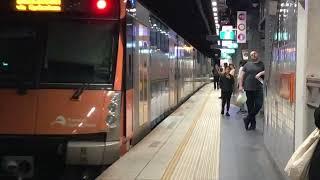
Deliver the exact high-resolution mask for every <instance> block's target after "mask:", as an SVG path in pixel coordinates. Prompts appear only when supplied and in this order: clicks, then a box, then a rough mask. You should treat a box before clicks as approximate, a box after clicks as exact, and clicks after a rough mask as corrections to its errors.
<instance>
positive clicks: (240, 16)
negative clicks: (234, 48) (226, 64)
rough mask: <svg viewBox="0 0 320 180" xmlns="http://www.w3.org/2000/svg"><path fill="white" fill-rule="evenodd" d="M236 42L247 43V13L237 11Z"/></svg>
mask: <svg viewBox="0 0 320 180" xmlns="http://www.w3.org/2000/svg"><path fill="white" fill-rule="evenodd" d="M237 42H238V43H246V42H247V12H246V11H238V13H237Z"/></svg>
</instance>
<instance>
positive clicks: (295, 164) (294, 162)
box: [284, 107, 320, 180]
mask: <svg viewBox="0 0 320 180" xmlns="http://www.w3.org/2000/svg"><path fill="white" fill-rule="evenodd" d="M314 118H315V123H316V126H317V129H315V130H314V131H313V132H312V133H311V134H310V135H309V137H308V138H307V139H306V140H305V141H304V142H303V143H302V144H301V145H300V146H299V147H298V149H297V150H296V151H295V152H294V153H293V155H292V156H291V158H290V160H289V161H288V163H287V166H286V168H285V170H284V171H285V172H286V174H287V176H288V177H289V179H290V180H320V172H319V167H320V143H319V139H320V130H319V128H320V107H318V108H317V109H316V110H315V113H314Z"/></svg>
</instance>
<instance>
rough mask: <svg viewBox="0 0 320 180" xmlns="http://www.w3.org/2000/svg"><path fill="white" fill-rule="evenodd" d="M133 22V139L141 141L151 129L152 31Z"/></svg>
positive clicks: (134, 142) (133, 140) (133, 142)
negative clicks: (150, 49) (150, 75)
mask: <svg viewBox="0 0 320 180" xmlns="http://www.w3.org/2000/svg"><path fill="white" fill-rule="evenodd" d="M132 24H133V45H132V49H133V51H132V52H133V59H132V61H133V88H134V95H133V96H134V97H133V99H134V103H133V106H134V112H133V114H134V115H133V131H134V134H133V139H132V144H136V143H137V142H139V141H140V140H141V139H142V138H143V137H144V136H145V135H146V134H147V133H148V132H149V131H150V121H149V119H150V118H149V116H150V110H149V109H150V77H149V69H150V51H149V48H150V37H149V36H150V35H149V34H150V32H149V29H148V28H147V27H146V26H144V25H142V24H140V23H138V22H137V21H136V20H134V22H133V23H132Z"/></svg>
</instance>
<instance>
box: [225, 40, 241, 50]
mask: <svg viewBox="0 0 320 180" xmlns="http://www.w3.org/2000/svg"><path fill="white" fill-rule="evenodd" d="M222 47H224V48H229V49H238V47H239V46H238V43H236V42H234V41H222Z"/></svg>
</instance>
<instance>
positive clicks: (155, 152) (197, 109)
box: [97, 84, 282, 180]
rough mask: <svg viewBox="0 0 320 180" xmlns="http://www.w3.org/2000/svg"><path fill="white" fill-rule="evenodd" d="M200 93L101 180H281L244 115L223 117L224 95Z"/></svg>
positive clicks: (208, 88)
mask: <svg viewBox="0 0 320 180" xmlns="http://www.w3.org/2000/svg"><path fill="white" fill-rule="evenodd" d="M212 89H213V86H212V84H209V85H207V86H205V87H203V88H202V89H200V90H199V91H198V92H197V93H196V94H195V95H193V96H192V97H191V98H190V99H189V100H188V101H187V102H185V103H184V104H183V105H182V106H181V107H179V108H178V109H177V110H176V111H175V112H174V113H173V114H171V115H170V116H169V117H168V118H166V119H165V120H164V121H163V122H162V123H161V124H160V125H158V126H157V127H156V128H155V129H154V130H153V131H152V132H151V133H150V134H149V135H148V136H146V137H145V138H144V139H143V140H142V141H141V142H140V143H138V144H137V145H136V146H134V147H133V148H132V149H131V150H130V151H129V152H128V153H127V154H126V155H125V156H123V157H122V158H121V159H119V160H118V161H117V162H115V163H114V164H113V165H112V166H110V167H109V168H108V169H107V170H106V171H105V172H103V173H102V174H101V175H100V176H99V177H98V178H97V179H98V180H160V179H164V180H165V179H168V180H169V179H177V180H180V179H181V180H189V179H190V180H200V179H201V180H282V178H281V175H280V173H279V172H278V171H277V170H276V168H275V167H274V164H273V163H272V161H271V160H270V159H269V156H268V153H267V151H266V150H265V147H264V145H263V136H262V130H261V129H259V130H257V131H255V132H246V131H245V130H244V125H243V122H242V117H241V115H239V114H237V113H236V111H237V108H236V107H232V110H231V117H228V118H226V117H224V116H221V115H220V110H221V108H220V99H218V96H219V95H220V92H219V91H213V90H212Z"/></svg>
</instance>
